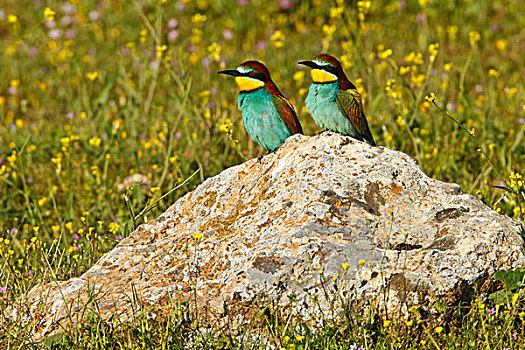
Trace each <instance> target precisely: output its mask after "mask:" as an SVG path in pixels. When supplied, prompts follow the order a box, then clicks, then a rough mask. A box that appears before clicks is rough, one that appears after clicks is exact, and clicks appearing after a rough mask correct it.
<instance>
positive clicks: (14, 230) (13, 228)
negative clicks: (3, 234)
mask: <svg viewBox="0 0 525 350" xmlns="http://www.w3.org/2000/svg"><path fill="white" fill-rule="evenodd" d="M17 232H18V229H17V228H16V227H11V229H10V230H9V233H10V234H12V235H16V233H17Z"/></svg>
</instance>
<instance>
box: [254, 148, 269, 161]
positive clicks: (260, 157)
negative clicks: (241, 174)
mask: <svg viewBox="0 0 525 350" xmlns="http://www.w3.org/2000/svg"><path fill="white" fill-rule="evenodd" d="M270 153H272V152H270V151H269V150H266V153H265V154H263V155H262V156H259V157H257V163H260V162H261V160H262V159H263V157H264V156H267V155H268V154H270Z"/></svg>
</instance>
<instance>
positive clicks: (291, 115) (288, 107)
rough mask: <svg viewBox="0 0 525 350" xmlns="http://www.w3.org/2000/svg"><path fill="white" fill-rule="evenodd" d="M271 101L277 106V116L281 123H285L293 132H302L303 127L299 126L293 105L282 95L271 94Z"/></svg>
mask: <svg viewBox="0 0 525 350" xmlns="http://www.w3.org/2000/svg"><path fill="white" fill-rule="evenodd" d="M272 101H273V103H274V104H275V106H276V107H277V111H278V112H279V117H280V118H281V120H282V121H283V123H284V124H286V126H287V127H288V129H290V131H291V132H292V133H294V134H302V133H303V128H302V127H301V123H299V119H298V118H297V113H296V112H295V107H294V106H293V105H292V104H291V103H290V102H288V100H287V99H285V98H284V97H282V96H278V95H273V96H272Z"/></svg>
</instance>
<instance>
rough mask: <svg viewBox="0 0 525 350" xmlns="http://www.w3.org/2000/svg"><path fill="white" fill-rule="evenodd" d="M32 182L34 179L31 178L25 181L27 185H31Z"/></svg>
mask: <svg viewBox="0 0 525 350" xmlns="http://www.w3.org/2000/svg"><path fill="white" fill-rule="evenodd" d="M33 181H34V179H33V178H32V177H28V178H27V180H26V182H27V183H28V184H32V183H33Z"/></svg>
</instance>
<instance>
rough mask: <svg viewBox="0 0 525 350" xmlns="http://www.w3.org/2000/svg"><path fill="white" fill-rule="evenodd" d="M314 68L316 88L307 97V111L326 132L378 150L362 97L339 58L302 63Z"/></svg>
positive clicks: (318, 57) (313, 79) (328, 57)
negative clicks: (365, 143)
mask: <svg viewBox="0 0 525 350" xmlns="http://www.w3.org/2000/svg"><path fill="white" fill-rule="evenodd" d="M298 63H299V64H302V65H304V66H308V67H310V68H312V70H311V71H310V75H311V76H312V81H313V83H312V85H310V90H309V92H308V96H307V97H306V108H308V111H309V112H310V114H311V115H312V117H313V118H314V121H315V123H316V124H317V125H319V126H320V127H321V128H322V129H323V130H331V131H336V132H339V133H341V134H346V135H350V136H352V137H353V138H355V139H358V140H361V141H366V142H368V143H369V144H370V145H372V146H375V145H376V144H375V142H374V138H373V137H372V133H371V132H370V128H369V127H368V122H367V121H366V117H365V113H364V111H363V104H362V103H361V95H360V94H359V92H358V91H357V88H356V87H355V85H354V84H353V83H352V82H351V81H350V80H348V78H347V77H346V75H345V73H344V71H343V68H342V67H341V63H339V61H338V60H337V58H335V57H332V56H330V55H327V54H320V55H318V56H316V57H315V58H314V59H313V61H301V62H298Z"/></svg>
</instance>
